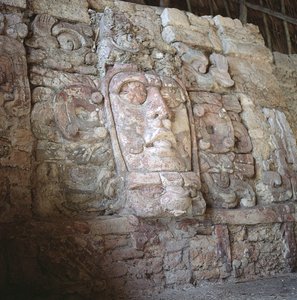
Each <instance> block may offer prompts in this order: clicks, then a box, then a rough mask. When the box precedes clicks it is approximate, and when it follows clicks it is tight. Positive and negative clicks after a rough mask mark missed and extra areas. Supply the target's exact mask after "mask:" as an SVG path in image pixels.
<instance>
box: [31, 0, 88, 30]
mask: <svg viewBox="0 0 297 300" xmlns="http://www.w3.org/2000/svg"><path fill="white" fill-rule="evenodd" d="M28 3H29V5H30V8H31V9H32V11H33V12H34V13H37V14H49V15H52V16H54V17H57V18H60V19H64V20H69V21H78V22H83V23H87V24H88V23H89V22H90V18H89V15H88V2H87V0H72V1H67V0H52V1H47V0H28Z"/></svg>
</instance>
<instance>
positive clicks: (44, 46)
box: [26, 15, 97, 74]
mask: <svg viewBox="0 0 297 300" xmlns="http://www.w3.org/2000/svg"><path fill="white" fill-rule="evenodd" d="M32 31H33V35H32V37H31V38H30V39H28V40H27V41H26V44H27V46H29V47H31V48H32V49H30V51H29V59H30V61H31V62H34V63H39V62H40V63H41V62H42V64H43V65H44V66H45V67H47V68H52V69H57V70H64V71H69V72H79V73H83V74H96V73H97V71H96V68H95V65H96V63H97V58H96V55H95V54H94V53H93V52H92V45H93V30H92V28H91V27H90V26H88V25H86V24H70V23H66V22H58V20H57V19H55V18H54V17H52V16H49V15H37V16H36V18H35V19H34V21H33V23H32Z"/></svg>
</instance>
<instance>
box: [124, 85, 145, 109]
mask: <svg viewBox="0 0 297 300" xmlns="http://www.w3.org/2000/svg"><path fill="white" fill-rule="evenodd" d="M119 95H120V97H121V98H122V99H123V100H125V101H127V102H129V103H131V104H143V103H144V102H145V100H146V97H147V92H146V87H145V85H144V84H143V83H142V82H140V81H131V82H127V83H125V84H123V85H122V87H121V90H120V93H119Z"/></svg>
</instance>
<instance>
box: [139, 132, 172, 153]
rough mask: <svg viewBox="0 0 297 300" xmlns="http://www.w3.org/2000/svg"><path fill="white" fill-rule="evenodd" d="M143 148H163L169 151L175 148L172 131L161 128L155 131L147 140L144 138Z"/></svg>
mask: <svg viewBox="0 0 297 300" xmlns="http://www.w3.org/2000/svg"><path fill="white" fill-rule="evenodd" d="M145 141H146V143H145V147H146V148H152V147H154V148H164V149H171V148H174V149H175V148H176V146H177V145H176V144H177V143H176V139H175V136H174V134H173V133H172V131H170V130H168V129H165V128H161V129H157V130H155V131H154V132H153V133H152V134H150V135H149V136H148V137H147V138H145Z"/></svg>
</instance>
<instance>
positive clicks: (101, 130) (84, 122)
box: [54, 85, 107, 142]
mask: <svg viewBox="0 0 297 300" xmlns="http://www.w3.org/2000/svg"><path fill="white" fill-rule="evenodd" d="M101 101H102V95H101V93H100V92H98V91H97V90H95V89H92V88H91V87H89V86H81V85H80V86H70V87H67V88H65V89H64V90H63V91H61V92H60V93H58V94H57V95H56V97H55V104H54V112H55V119H56V122H57V124H58V126H59V129H60V130H61V132H62V134H63V136H64V137H65V138H67V139H70V140H71V139H72V140H78V139H79V140H83V141H96V142H100V140H103V139H104V138H105V137H106V135H107V131H106V129H105V127H104V126H100V123H101V125H102V121H101V120H102V118H100V116H99V111H100V109H99V108H98V104H99V103H100V102H101Z"/></svg>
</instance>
